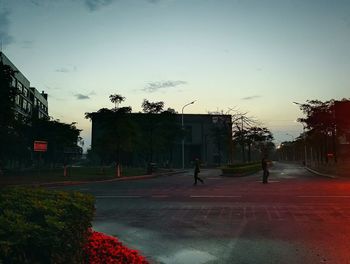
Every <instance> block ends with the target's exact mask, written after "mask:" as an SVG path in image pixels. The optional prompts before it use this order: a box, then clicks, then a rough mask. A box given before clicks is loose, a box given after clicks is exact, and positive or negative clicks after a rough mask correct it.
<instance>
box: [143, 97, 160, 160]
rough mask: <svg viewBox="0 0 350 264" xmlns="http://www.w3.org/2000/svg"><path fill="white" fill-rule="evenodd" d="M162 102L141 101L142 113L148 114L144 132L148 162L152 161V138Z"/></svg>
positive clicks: (157, 126) (156, 126) (157, 124)
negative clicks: (145, 134)
mask: <svg viewBox="0 0 350 264" xmlns="http://www.w3.org/2000/svg"><path fill="white" fill-rule="evenodd" d="M163 108H164V102H149V101H148V100H146V99H144V100H143V102H142V110H143V112H144V113H146V114H148V117H147V120H148V122H147V125H146V131H145V132H146V133H147V139H148V140H147V143H148V150H149V151H148V162H153V154H154V147H155V146H154V145H155V144H154V138H155V130H156V129H159V125H160V122H159V118H158V117H157V114H159V113H160V112H162V111H163Z"/></svg>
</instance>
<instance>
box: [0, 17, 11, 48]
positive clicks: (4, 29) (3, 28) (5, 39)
mask: <svg viewBox="0 0 350 264" xmlns="http://www.w3.org/2000/svg"><path fill="white" fill-rule="evenodd" d="M9 15H10V12H9V11H7V10H4V11H0V41H1V43H2V45H3V46H6V45H9V44H11V43H13V42H14V38H13V37H12V36H11V35H10V30H9V26H10V20H9Z"/></svg>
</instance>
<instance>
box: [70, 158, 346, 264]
mask: <svg viewBox="0 0 350 264" xmlns="http://www.w3.org/2000/svg"><path fill="white" fill-rule="evenodd" d="M260 174H261V173H258V174H254V175H251V176H246V177H238V178H231V177H222V176H220V172H219V171H218V170H203V171H202V172H201V173H200V176H201V177H203V178H204V180H205V184H203V185H202V184H200V185H197V186H193V185H192V182H193V178H192V172H191V171H189V172H188V173H183V174H179V175H173V176H166V177H161V178H154V179H144V180H137V181H136V180H135V181H123V182H122V181H118V182H107V183H93V184H85V185H80V186H69V187H66V188H65V189H74V190H79V191H82V192H88V193H92V194H94V195H95V196H96V217H95V219H94V222H93V227H94V229H95V230H97V231H100V232H105V233H107V234H110V235H114V236H116V237H118V238H119V239H120V240H121V241H122V242H124V243H125V244H126V245H128V246H129V247H131V248H134V249H137V250H140V251H141V253H142V254H143V255H144V256H146V257H147V258H148V259H149V260H150V261H151V262H152V263H167V264H168V263H174V264H175V263H179V264H180V263H181V264H186V263H191V264H193V263H196V264H201V263H203V264H204V263H239V264H244V263H247V264H248V263H249V264H252V263H278V264H284V263H288V264H292V263H298V264H299V263H350V250H349V249H350V239H349V237H350V225H349V224H350V180H348V179H331V178H325V177H321V176H317V175H314V174H311V173H310V172H307V171H306V170H305V169H304V168H302V167H300V166H298V165H293V164H281V163H275V164H274V166H273V167H272V168H271V169H270V178H269V180H270V181H269V184H262V183H261V175H260Z"/></svg>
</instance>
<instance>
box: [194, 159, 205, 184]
mask: <svg viewBox="0 0 350 264" xmlns="http://www.w3.org/2000/svg"><path fill="white" fill-rule="evenodd" d="M199 172H200V169H199V160H198V159H196V160H195V166H194V184H193V185H197V181H198V180H199V181H200V182H201V183H204V181H203V180H202V179H201V178H199V177H198V173H199Z"/></svg>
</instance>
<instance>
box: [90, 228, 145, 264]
mask: <svg viewBox="0 0 350 264" xmlns="http://www.w3.org/2000/svg"><path fill="white" fill-rule="evenodd" d="M89 233H90V236H89V239H88V243H87V244H86V245H85V247H84V254H85V259H86V263H88V264H101V263H108V264H124V263H125V264H126V263H128V264H129V263H130V264H148V261H147V260H146V259H145V258H144V257H143V256H141V255H139V253H138V252H137V251H136V250H132V249H129V248H127V247H125V246H123V244H122V243H121V242H119V241H118V239H117V238H115V237H112V236H108V235H105V234H103V233H100V232H96V231H93V230H90V231H89Z"/></svg>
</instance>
